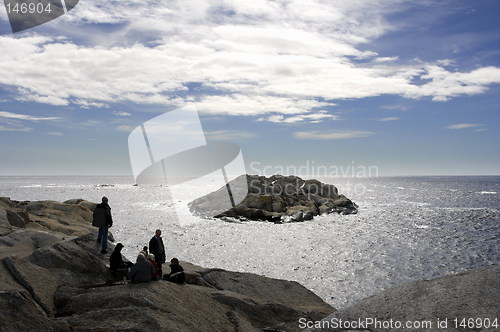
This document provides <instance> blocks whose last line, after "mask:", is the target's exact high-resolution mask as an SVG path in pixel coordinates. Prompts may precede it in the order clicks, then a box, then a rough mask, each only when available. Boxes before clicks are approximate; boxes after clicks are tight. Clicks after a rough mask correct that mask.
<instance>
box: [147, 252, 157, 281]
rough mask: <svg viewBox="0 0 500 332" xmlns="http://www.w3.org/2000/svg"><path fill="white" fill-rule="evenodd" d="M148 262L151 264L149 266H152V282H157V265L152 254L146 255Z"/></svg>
mask: <svg viewBox="0 0 500 332" xmlns="http://www.w3.org/2000/svg"><path fill="white" fill-rule="evenodd" d="M148 261H149V262H151V264H153V270H154V272H153V275H152V276H151V278H152V279H153V280H157V279H158V264H157V263H156V261H155V255H153V254H149V255H148Z"/></svg>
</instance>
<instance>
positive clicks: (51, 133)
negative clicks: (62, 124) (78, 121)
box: [47, 131, 64, 136]
mask: <svg viewBox="0 0 500 332" xmlns="http://www.w3.org/2000/svg"><path fill="white" fill-rule="evenodd" d="M47 135H51V136H64V134H63V133H61V132H59V131H49V132H48V133H47Z"/></svg>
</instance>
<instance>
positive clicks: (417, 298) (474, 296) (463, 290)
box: [308, 265, 500, 332]
mask: <svg viewBox="0 0 500 332" xmlns="http://www.w3.org/2000/svg"><path fill="white" fill-rule="evenodd" d="M499 280H500V265H492V266H488V267H483V268H478V269H472V270H468V271H466V272H464V273H460V274H454V275H448V276H444V277H441V278H436V279H431V280H420V281H414V282H410V283H406V284H402V285H399V286H395V287H393V288H390V289H387V290H385V291H383V292H382V293H379V294H376V295H373V296H370V297H368V298H366V299H363V300H360V301H358V302H357V303H355V304H354V305H352V306H350V307H348V308H345V309H342V310H339V311H337V312H335V313H333V314H332V315H330V316H328V317H326V318H324V320H323V321H329V322H331V321H337V322H338V321H339V320H342V321H349V322H352V321H356V322H357V321H359V320H361V321H365V319H367V318H368V319H372V320H375V319H377V320H378V321H379V322H390V321H391V320H392V321H393V322H395V321H398V322H403V323H405V322H423V321H426V322H430V323H429V324H431V325H428V326H427V327H426V328H425V327H420V328H408V329H405V330H407V331H421V330H432V331H437V330H447V331H456V330H461V328H460V326H458V328H457V327H456V326H455V325H453V324H454V322H453V320H454V319H458V321H459V322H460V321H461V320H462V319H463V318H466V319H468V318H480V319H481V321H482V322H484V321H485V319H489V321H490V322H493V321H494V320H495V319H497V322H498V324H500V322H499V321H498V319H499V316H500V302H499V301H498V299H499V298H500V282H499ZM438 321H440V322H445V321H447V324H448V325H447V327H448V328H447V329H443V328H442V329H438V327H437V324H438ZM365 328H366V330H368V331H401V328H399V329H397V328H395V325H393V328H390V326H388V327H387V328H384V327H383V326H382V327H380V326H379V327H378V328H377V327H375V326H374V325H371V326H365ZM477 329H478V330H481V328H479V327H478V328H477ZM346 330H347V331H349V329H342V331H346ZM470 330H474V329H472V328H470ZM492 330H497V328H493V329H492ZM308 331H316V332H319V331H340V329H336V328H318V329H312V330H308Z"/></svg>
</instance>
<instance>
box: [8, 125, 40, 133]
mask: <svg viewBox="0 0 500 332" xmlns="http://www.w3.org/2000/svg"><path fill="white" fill-rule="evenodd" d="M32 130H33V128H29V127H6V126H2V125H0V131H19V132H30V131H32Z"/></svg>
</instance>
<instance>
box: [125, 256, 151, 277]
mask: <svg viewBox="0 0 500 332" xmlns="http://www.w3.org/2000/svg"><path fill="white" fill-rule="evenodd" d="M153 272H154V270H153V264H151V262H148V261H147V260H146V257H144V255H143V254H139V256H137V262H136V263H135V264H134V266H132V268H131V269H130V281H131V282H133V283H137V282H150V281H151V276H152V275H153Z"/></svg>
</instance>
